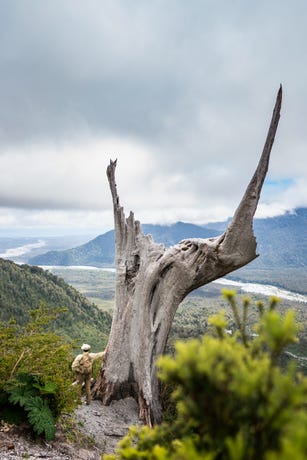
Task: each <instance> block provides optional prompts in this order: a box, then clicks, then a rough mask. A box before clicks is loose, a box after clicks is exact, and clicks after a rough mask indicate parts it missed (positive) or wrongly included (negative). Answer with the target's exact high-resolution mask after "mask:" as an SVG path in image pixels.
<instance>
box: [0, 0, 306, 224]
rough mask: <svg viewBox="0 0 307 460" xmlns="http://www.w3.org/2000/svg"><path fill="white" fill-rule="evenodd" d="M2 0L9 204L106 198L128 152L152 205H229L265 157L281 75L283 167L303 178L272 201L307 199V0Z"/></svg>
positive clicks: (1, 189)
mask: <svg viewBox="0 0 307 460" xmlns="http://www.w3.org/2000/svg"><path fill="white" fill-rule="evenodd" d="M0 9H1V14H0V72H1V83H0V100H1V104H0V168H1V171H2V172H1V176H2V178H1V181H0V206H2V207H3V208H5V209H7V208H8V207H12V208H20V209H28V210H30V209H32V208H33V209H47V210H48V209H49V210H51V209H53V210H54V209H62V210H65V209H66V210H67V209H75V210H76V212H78V210H80V209H83V210H98V209H107V208H108V207H109V205H110V203H109V192H108V189H107V183H106V179H105V176H104V169H105V167H106V165H107V162H108V159H109V157H110V156H111V157H113V158H114V157H116V156H118V157H119V167H118V174H119V183H120V184H121V190H122V196H123V197H124V198H125V202H128V203H129V206H131V207H132V208H133V209H136V210H137V211H138V212H139V214H140V216H141V217H144V218H145V219H147V220H158V219H159V217H158V216H159V215H160V216H165V215H167V216H168V218H169V219H177V218H181V219H182V220H184V219H185V216H188V218H189V219H190V220H193V219H194V221H196V220H197V221H201V220H203V221H204V220H205V219H207V218H209V217H208V216H213V215H216V214H218V213H220V214H221V217H225V215H226V216H227V215H228V214H229V213H232V212H233V210H234V207H235V206H236V204H237V203H238V200H239V199H240V197H241V195H242V193H243V191H244V187H245V186H246V184H247V182H248V180H249V178H250V176H251V174H252V173H253V170H254V168H255V166H256V163H257V161H258V158H259V155H260V153H261V150H262V146H263V142H264V140H265V135H266V130H267V127H268V124H269V119H270V116H271V111H272V107H273V104H274V99H275V94H276V91H277V89H278V86H279V83H280V82H282V83H283V85H284V92H285V94H284V96H285V97H284V106H283V112H282V119H281V124H280V129H279V132H278V136H277V140H276V144H275V146H274V151H273V157H272V162H271V166H270V177H271V178H272V179H274V180H279V179H284V178H291V179H293V183H292V185H291V186H289V187H288V189H286V190H284V191H283V192H282V193H280V196H279V197H277V198H276V197H274V200H275V201H274V202H273V198H272V197H269V198H268V201H267V202H264V203H263V208H264V209H266V211H265V212H267V209H268V206H269V205H271V209H272V212H276V211H278V212H279V211H280V210H281V209H284V207H285V206H288V207H291V206H300V205H304V206H306V205H307V198H306V196H307V193H305V192H307V186H306V185H304V183H305V180H306V177H307V165H306V161H305V155H306V153H305V152H306V143H307V138H306V137H307V134H306V129H305V120H306V119H307V113H306V111H307V109H306V99H307V90H306V84H305V82H306V77H307V75H306V73H307V67H306V55H307V41H306V29H305V24H306V15H307V6H306V3H305V2H304V1H303V0H301V1H295V2H294V3H291V4H290V3H288V2H278V1H277V0H276V1H270V2H267V1H264V0H263V1H259V2H257V3H255V4H251V3H250V2H245V1H243V0H240V1H232V2H229V1H226V0H225V1H220V2H213V1H210V0H207V1H200V0H194V1H192V2H184V1H175V0H169V1H167V2H165V1H162V0H155V1H143V2H138V1H132V0H125V1H119V0H109V1H107V0H104V1H98V0H90V1H88V2H86V4H85V3H84V2H83V1H81V0H66V1H65V2H62V1H60V0H52V1H51V0H50V1H49V0H46V1H44V2H37V1H33V0H24V1H22V2H21V1H15V0H10V1H5V0H2V1H0ZM106 149H107V150H106ZM118 149H120V151H119V150H118ZM270 200H271V201H270ZM276 200H277V201H276ZM150 210H151V211H150ZM12 212H13V211H12ZM222 214H223V215H222ZM193 216H194V217H193ZM206 216H207V217H206ZM217 217H218V216H217ZM162 218H163V217H161V219H162ZM186 220H187V219H186Z"/></svg>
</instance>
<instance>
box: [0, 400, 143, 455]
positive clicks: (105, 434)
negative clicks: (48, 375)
mask: <svg viewBox="0 0 307 460" xmlns="http://www.w3.org/2000/svg"><path fill="white" fill-rule="evenodd" d="M75 418H76V423H77V427H78V430H79V431H81V433H83V434H85V435H86V436H89V437H90V438H91V439H92V441H93V447H92V448H83V447H80V446H76V445H73V444H70V443H68V442H66V441H65V438H64V436H63V433H58V434H57V438H56V440H55V441H52V442H45V441H40V442H38V441H37V440H33V439H32V438H31V436H30V435H29V434H25V432H24V431H21V430H20V429H18V428H16V427H12V426H9V425H7V424H2V425H1V426H0V459H1V460H21V459H25V458H26V459H29V460H38V459H44V458H45V459H50V460H100V459H101V456H102V454H104V453H112V452H114V450H115V448H116V445H117V443H118V441H119V440H120V439H121V438H122V437H123V436H125V435H126V434H127V432H128V429H129V426H131V425H136V424H138V423H139V419H138V407H137V403H136V402H135V400H134V399H133V398H126V399H123V400H120V401H114V402H112V403H111V404H110V406H103V405H102V404H101V402H100V401H92V403H91V405H90V406H86V405H85V404H82V405H81V406H79V407H78V408H77V409H76V411H75Z"/></svg>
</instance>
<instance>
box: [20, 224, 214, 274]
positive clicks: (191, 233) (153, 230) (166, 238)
mask: <svg viewBox="0 0 307 460" xmlns="http://www.w3.org/2000/svg"><path fill="white" fill-rule="evenodd" d="M142 229H143V232H144V233H145V234H151V235H152V237H153V239H154V240H155V241H156V242H157V243H163V244H164V245H165V246H171V245H173V244H176V243H178V242H179V241H180V240H182V239H184V238H210V237H212V236H216V235H218V234H219V233H220V232H219V231H216V230H211V229H207V228H205V227H201V226H199V225H194V224H188V223H184V222H177V223H176V224H173V225H169V226H166V225H153V224H145V225H142ZM28 262H29V263H30V264H32V265H64V266H68V265H89V266H90V265H92V266H96V267H103V266H110V265H113V264H114V230H110V231H108V232H106V233H104V234H103V235H99V236H97V238H94V239H93V240H91V241H89V242H88V243H85V244H82V245H81V246H78V247H76V248H73V249H67V250H65V251H49V252H47V253H45V254H41V255H38V256H36V257H32V258H31V259H29V261H28Z"/></svg>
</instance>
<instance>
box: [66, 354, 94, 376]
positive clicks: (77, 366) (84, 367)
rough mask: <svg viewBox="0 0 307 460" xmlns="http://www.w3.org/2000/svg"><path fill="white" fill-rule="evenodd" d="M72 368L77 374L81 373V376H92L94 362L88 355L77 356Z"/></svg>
mask: <svg viewBox="0 0 307 460" xmlns="http://www.w3.org/2000/svg"><path fill="white" fill-rule="evenodd" d="M71 368H72V370H73V371H75V372H80V374H85V375H87V374H91V373H92V368H93V361H92V359H91V357H90V355H89V354H88V353H87V354H84V355H81V356H77V357H76V358H75V360H74V362H73V363H72V365H71Z"/></svg>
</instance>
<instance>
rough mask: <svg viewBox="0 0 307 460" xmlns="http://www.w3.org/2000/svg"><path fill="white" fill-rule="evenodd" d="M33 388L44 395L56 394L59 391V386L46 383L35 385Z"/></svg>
mask: <svg viewBox="0 0 307 460" xmlns="http://www.w3.org/2000/svg"><path fill="white" fill-rule="evenodd" d="M33 386H34V388H37V389H38V390H39V392H40V393H41V394H42V395H47V394H55V393H56V392H57V390H58V385H57V384H56V383H54V382H46V383H44V385H40V384H39V383H34V384H33Z"/></svg>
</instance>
